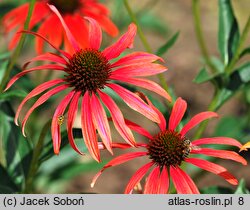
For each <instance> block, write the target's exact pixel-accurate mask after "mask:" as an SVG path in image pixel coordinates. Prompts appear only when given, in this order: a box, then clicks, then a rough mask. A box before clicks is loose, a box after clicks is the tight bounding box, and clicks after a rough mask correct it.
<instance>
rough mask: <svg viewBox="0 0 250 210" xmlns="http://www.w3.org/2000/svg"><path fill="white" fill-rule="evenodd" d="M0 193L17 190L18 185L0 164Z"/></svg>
mask: <svg viewBox="0 0 250 210" xmlns="http://www.w3.org/2000/svg"><path fill="white" fill-rule="evenodd" d="M0 177H1V179H0V194H3V193H15V192H18V186H17V185H16V184H15V183H14V181H13V180H12V177H11V176H10V175H9V173H8V171H7V170H6V169H5V168H4V167H3V166H2V165H1V164H0Z"/></svg>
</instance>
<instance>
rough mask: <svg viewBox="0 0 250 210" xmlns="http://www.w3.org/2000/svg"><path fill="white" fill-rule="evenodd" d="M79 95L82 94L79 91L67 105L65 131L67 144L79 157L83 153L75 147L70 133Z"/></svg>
mask: <svg viewBox="0 0 250 210" xmlns="http://www.w3.org/2000/svg"><path fill="white" fill-rule="evenodd" d="M81 94H82V93H81V92H80V91H78V92H76V94H75V95H74V97H73V98H72V101H71V103H70V105H69V111H68V123H67V130H68V138H69V143H70V145H71V147H72V148H73V149H74V150H75V151H76V152H78V153H79V154H80V155H83V153H82V152H81V151H80V150H79V149H78V147H77V145H76V144H75V140H74V136H73V131H72V130H73V124H74V121H75V117H76V114H77V111H78V102H79V99H80V96H81Z"/></svg>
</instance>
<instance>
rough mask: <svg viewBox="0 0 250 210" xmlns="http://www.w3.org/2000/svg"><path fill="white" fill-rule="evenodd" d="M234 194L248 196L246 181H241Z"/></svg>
mask: <svg viewBox="0 0 250 210" xmlns="http://www.w3.org/2000/svg"><path fill="white" fill-rule="evenodd" d="M234 194H250V192H249V190H248V189H247V187H246V181H245V180H244V179H241V180H240V182H239V185H238V187H237V189H236V190H235V192H234Z"/></svg>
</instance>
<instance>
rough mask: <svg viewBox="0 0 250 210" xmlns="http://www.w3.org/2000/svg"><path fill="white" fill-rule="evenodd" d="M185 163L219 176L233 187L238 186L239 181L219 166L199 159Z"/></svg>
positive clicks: (191, 159)
mask: <svg viewBox="0 0 250 210" xmlns="http://www.w3.org/2000/svg"><path fill="white" fill-rule="evenodd" d="M185 162H188V163H191V164H193V165H195V166H197V167H199V168H202V169H204V170H206V171H209V172H211V173H214V174H216V175H219V176H221V177H222V178H224V179H225V180H226V181H228V182H229V183H230V184H232V185H237V184H238V181H237V179H236V178H235V177H234V176H233V175H232V174H230V173H229V172H228V171H227V169H225V168H224V167H222V166H220V165H218V164H215V163H212V162H210V161H207V160H203V159H198V158H186V159H185Z"/></svg>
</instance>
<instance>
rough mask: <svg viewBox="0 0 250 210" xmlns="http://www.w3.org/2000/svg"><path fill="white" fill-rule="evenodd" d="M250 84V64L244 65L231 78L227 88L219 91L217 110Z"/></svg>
mask: <svg viewBox="0 0 250 210" xmlns="http://www.w3.org/2000/svg"><path fill="white" fill-rule="evenodd" d="M249 82H250V62H248V63H245V64H243V65H242V66H240V67H239V68H238V69H236V70H235V71H234V72H233V73H232V74H231V75H230V77H229V82H228V85H227V86H226V87H223V88H221V89H220V90H219V93H218V100H217V104H216V109H218V108H219V107H220V106H221V105H222V104H224V103H225V102H226V101H227V100H228V99H229V98H231V97H232V96H233V95H234V94H235V93H236V92H237V91H239V90H240V89H241V88H243V87H245V86H246V85H247V84H248V83H249Z"/></svg>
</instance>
